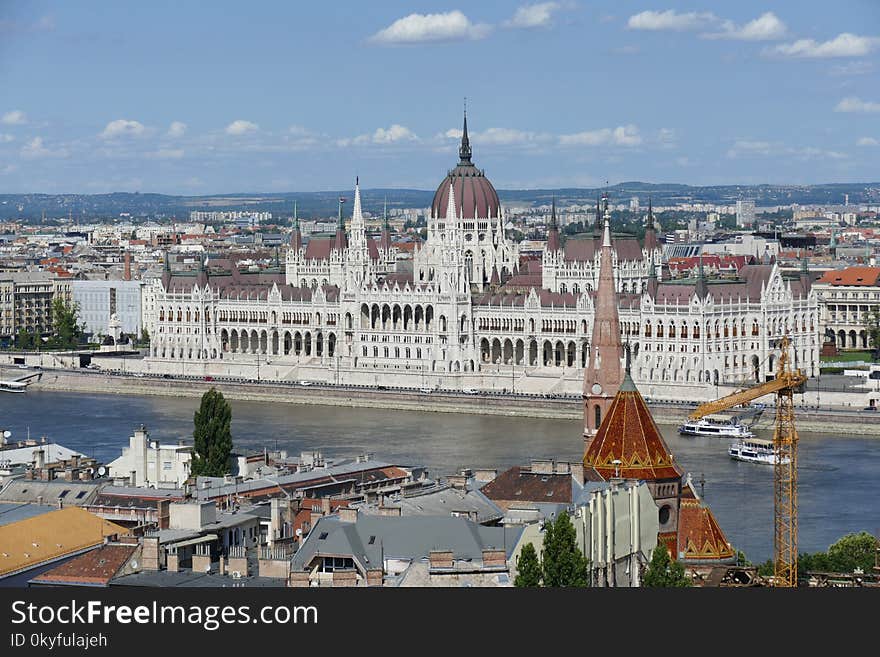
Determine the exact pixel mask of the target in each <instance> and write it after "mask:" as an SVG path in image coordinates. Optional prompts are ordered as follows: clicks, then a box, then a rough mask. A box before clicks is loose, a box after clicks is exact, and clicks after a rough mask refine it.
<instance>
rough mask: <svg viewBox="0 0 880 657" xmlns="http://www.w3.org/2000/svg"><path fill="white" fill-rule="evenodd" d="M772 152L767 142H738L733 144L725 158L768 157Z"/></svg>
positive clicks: (771, 147) (772, 147)
mask: <svg viewBox="0 0 880 657" xmlns="http://www.w3.org/2000/svg"><path fill="white" fill-rule="evenodd" d="M773 150H774V146H773V144H771V143H770V142H769V141H748V140H740V141H737V142H736V143H734V145H733V147H732V148H730V149H729V150H728V151H727V157H739V156H740V155H770V154H771V153H772V152H773Z"/></svg>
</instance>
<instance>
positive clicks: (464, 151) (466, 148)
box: [458, 100, 472, 164]
mask: <svg viewBox="0 0 880 657" xmlns="http://www.w3.org/2000/svg"><path fill="white" fill-rule="evenodd" d="M458 156H459V157H460V158H461V161H460V162H459V164H472V162H471V142H470V139H468V131H467V100H465V106H464V127H463V128H462V131H461V146H460V147H459V149H458Z"/></svg>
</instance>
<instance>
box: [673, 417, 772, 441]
mask: <svg viewBox="0 0 880 657" xmlns="http://www.w3.org/2000/svg"><path fill="white" fill-rule="evenodd" d="M678 433H680V434H682V435H684V436H718V437H720V438H754V437H755V434H753V433H752V432H751V431H749V428H748V427H746V426H745V425H742V424H740V423H739V422H737V421H736V420H735V419H733V418H731V417H728V416H725V415H707V416H706V417H704V418H700V419H699V420H696V421H692V420H688V421H687V422H685V423H684V424H682V425H681V426H680V427H679V428H678Z"/></svg>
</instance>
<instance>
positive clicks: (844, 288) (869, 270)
mask: <svg viewBox="0 0 880 657" xmlns="http://www.w3.org/2000/svg"><path fill="white" fill-rule="evenodd" d="M814 288H815V289H816V293H817V295H818V298H819V308H820V317H821V325H822V328H823V332H824V334H825V335H826V336H827V337H828V338H829V339H830V340H831V341H832V342H833V343H834V344H835V345H836V346H837V348H838V349H868V348H872V347H877V345H875V344H872V343H871V341H870V336H869V335H868V330H867V327H866V326H865V320H866V318H867V317H868V316H869V315H872V314H874V313H880V267H846V268H845V269H836V270H832V271H827V272H825V273H824V274H823V275H822V278H820V279H819V280H817V281H816V282H815V283H814Z"/></svg>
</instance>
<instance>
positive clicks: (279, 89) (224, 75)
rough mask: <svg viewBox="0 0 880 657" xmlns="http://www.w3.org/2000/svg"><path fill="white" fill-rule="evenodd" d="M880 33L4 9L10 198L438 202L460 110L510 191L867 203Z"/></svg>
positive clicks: (496, 12) (491, 16)
mask: <svg viewBox="0 0 880 657" xmlns="http://www.w3.org/2000/svg"><path fill="white" fill-rule="evenodd" d="M795 9H797V11H795ZM172 11H173V13H172ZM878 18H880V14H878V7H877V6H876V5H872V3H869V2H866V1H864V0H851V1H850V2H844V3H840V10H839V11H838V12H835V14H834V15H827V13H825V14H823V13H822V11H821V9H819V8H813V7H806V6H801V5H798V4H795V3H793V2H781V1H776V2H773V1H767V0H765V1H764V2H757V1H752V0H749V1H747V2H742V3H738V4H737V6H736V7H728V6H725V5H724V4H723V3H718V2H710V1H708V0H706V1H704V2H691V1H687V2H678V3H675V4H674V5H673V4H670V5H669V6H648V5H646V4H644V3H642V2H626V3H612V2H593V3H589V4H587V3H585V2H577V3H575V2H565V1H561V2H541V3H523V2H494V3H486V4H484V5H481V6H479V7H476V8H468V9H464V10H462V9H457V8H456V7H455V6H453V5H440V4H437V3H427V2H410V3H406V4H403V3H401V4H398V5H383V6H382V7H381V8H374V7H371V8H370V9H369V11H368V13H366V14H364V13H363V12H356V11H340V10H339V9H335V8H332V9H328V8H320V7H305V6H296V7H292V6H285V5H278V6H274V7H273V8H272V9H271V10H270V9H263V10H261V11H259V12H255V11H253V9H244V8H242V7H236V6H235V5H228V6H225V7H224V10H223V11H222V12H220V11H216V12H211V13H210V14H205V13H203V12H200V11H199V10H198V9H194V8H187V7H177V6H175V7H174V8H173V10H172V8H171V6H170V5H164V6H163V5H159V6H158V7H157V6H155V5H151V6H150V7H149V8H137V7H114V6H112V5H105V6H103V7H101V9H100V11H98V10H94V11H92V12H83V11H79V10H77V9H74V8H72V7H67V6H65V5H63V4H60V3H55V2H40V3H33V4H30V5H28V6H15V5H12V4H4V5H2V6H0V35H2V36H3V39H0V84H2V85H3V87H4V88H5V89H7V90H9V94H8V95H6V97H5V99H4V101H3V102H2V104H0V193H28V192H46V193H104V192H111V191H143V192H161V193H167V194H188V195H204V194H216V193H229V192H244V191H248V192H265V193H269V192H288V191H320V190H333V189H340V188H345V187H346V186H347V184H348V183H349V181H350V180H351V179H353V178H354V177H355V176H358V175H359V176H360V178H361V180H362V181H363V182H364V186H365V188H380V187H384V188H408V189H426V190H430V189H433V188H435V187H436V185H437V183H438V178H437V172H438V171H442V170H444V169H445V168H449V167H451V166H452V165H453V164H454V162H455V159H456V149H457V147H458V139H459V138H460V134H461V133H460V129H461V112H462V105H463V101H464V97H465V96H467V98H468V101H467V102H468V108H469V111H468V113H469V127H470V132H471V141H472V143H473V148H474V161H475V163H476V164H477V165H478V166H479V167H481V168H484V169H485V170H486V171H487V175H490V176H491V177H492V179H493V181H494V182H495V184H496V185H497V186H498V187H499V188H502V189H529V188H552V187H597V186H601V185H603V184H604V183H605V182H606V181H609V182H610V183H611V184H614V183H618V182H623V181H632V180H641V181H646V182H656V183H688V184H696V185H712V184H760V183H771V184H811V183H830V182H853V181H870V180H873V179H875V178H876V173H875V169H876V167H874V166H873V165H875V164H876V162H877V154H878V153H880V122H878V118H880V97H878V96H877V95H876V94H872V92H871V89H872V88H876V82H877V81H878V70H877V66H876V54H877V52H878V51H880V36H878V35H880V29H876V30H872V26H873V25H878V24H880V22H878V21H877V19H878ZM135 23H137V25H138V30H137V31H136V32H133V31H130V30H128V28H127V27H126V26H127V25H132V24H135ZM309 25H312V26H318V27H316V28H315V29H307V27H308V26H309ZM874 32H876V34H875V33H874ZM328 33H329V34H331V35H332V38H331V39H330V40H329V41H328V38H327V35H328ZM584 35H587V36H586V38H585V37H584ZM337 40H338V43H339V44H341V47H333V42H334V41H337ZM542 88H547V89H548V91H546V92H542V91H541V89H542ZM304 94H305V98H306V100H305V101H303V100H302V99H303V97H304ZM412 100H415V101H416V102H415V103H412ZM426 101H427V102H426ZM411 104H412V105H416V107H407V106H408V105H411Z"/></svg>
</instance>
